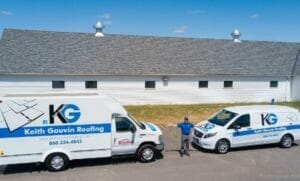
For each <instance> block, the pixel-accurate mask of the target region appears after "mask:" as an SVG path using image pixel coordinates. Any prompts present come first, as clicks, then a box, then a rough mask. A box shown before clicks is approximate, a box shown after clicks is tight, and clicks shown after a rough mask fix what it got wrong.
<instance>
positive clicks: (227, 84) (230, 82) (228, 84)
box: [224, 80, 233, 88]
mask: <svg viewBox="0 0 300 181" xmlns="http://www.w3.org/2000/svg"><path fill="white" fill-rule="evenodd" d="M232 86H233V81H231V80H225V81H224V88H231V87H232Z"/></svg>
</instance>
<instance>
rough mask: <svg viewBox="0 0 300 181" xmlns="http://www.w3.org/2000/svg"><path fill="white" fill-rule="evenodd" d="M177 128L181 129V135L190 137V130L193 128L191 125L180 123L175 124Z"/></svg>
mask: <svg viewBox="0 0 300 181" xmlns="http://www.w3.org/2000/svg"><path fill="white" fill-rule="evenodd" d="M177 127H178V128H181V134H183V135H190V132H191V129H192V128H193V127H194V125H193V124H192V123H185V122H181V123H178V124H177Z"/></svg>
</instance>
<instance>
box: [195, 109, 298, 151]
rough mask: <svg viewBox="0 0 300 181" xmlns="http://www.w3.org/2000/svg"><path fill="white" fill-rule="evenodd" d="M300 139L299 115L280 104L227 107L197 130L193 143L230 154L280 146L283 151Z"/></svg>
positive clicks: (197, 127)
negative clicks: (238, 149)
mask: <svg viewBox="0 0 300 181" xmlns="http://www.w3.org/2000/svg"><path fill="white" fill-rule="evenodd" d="M299 139H300V113H299V111H298V110H297V109H293V108H289V107H285V106H277V105H253V106H237V107H228V108H225V109H223V110H220V111H219V112H217V113H216V114H214V115H213V116H211V117H210V118H209V119H208V120H207V121H204V122H203V123H200V124H199V125H198V126H196V127H195V128H194V132H193V141H192V143H193V144H196V145H198V146H200V147H202V148H205V149H209V150H215V151H216V152H218V153H222V154H224V153H227V152H228V150H229V149H230V148H235V147H243V146H250V145H263V144H269V143H279V144H280V146H281V147H283V148H289V147H291V146H292V144H293V142H294V141H295V140H299Z"/></svg>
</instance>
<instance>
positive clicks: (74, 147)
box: [0, 93, 164, 171]
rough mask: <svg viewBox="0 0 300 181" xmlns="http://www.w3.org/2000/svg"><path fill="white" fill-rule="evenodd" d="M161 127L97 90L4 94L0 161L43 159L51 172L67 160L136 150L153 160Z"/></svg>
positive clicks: (159, 146) (0, 109)
mask: <svg viewBox="0 0 300 181" xmlns="http://www.w3.org/2000/svg"><path fill="white" fill-rule="evenodd" d="M163 149H164V144H163V142H162V131H161V130H160V129H159V128H158V127H157V126H156V125H154V124H151V123H148V122H139V121H138V120H136V119H134V118H133V117H132V116H131V115H130V114H128V113H127V112H126V110H125V109H124V108H123V107H122V106H121V105H120V104H119V103H118V102H116V101H115V100H114V99H111V98H109V97H107V96H104V95H98V94H97V93H85V94H80V93H75V94H74V93H68V94H60V93H51V94H39V95H37V94H34V95H29V94H27V95H7V96H3V97H1V98H0V165H7V164H19V163H32V162H42V163H45V165H46V166H47V168H48V169H49V170H51V171H60V170H64V169H65V168H67V166H68V162H69V161H70V160H75V159H86V158H103V157H112V156H117V155H130V154H135V155H136V156H137V157H138V159H139V160H140V161H141V162H150V161H153V160H155V158H156V154H157V153H158V152H161V151H162V150H163Z"/></svg>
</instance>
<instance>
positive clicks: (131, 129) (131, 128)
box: [129, 125, 136, 133]
mask: <svg viewBox="0 0 300 181" xmlns="http://www.w3.org/2000/svg"><path fill="white" fill-rule="evenodd" d="M129 129H130V131H131V132H132V133H135V131H136V128H135V127H134V126H133V125H131V126H130V128H129Z"/></svg>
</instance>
